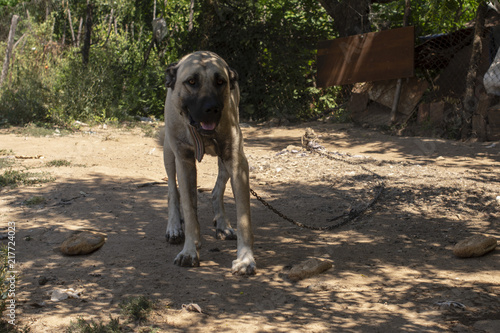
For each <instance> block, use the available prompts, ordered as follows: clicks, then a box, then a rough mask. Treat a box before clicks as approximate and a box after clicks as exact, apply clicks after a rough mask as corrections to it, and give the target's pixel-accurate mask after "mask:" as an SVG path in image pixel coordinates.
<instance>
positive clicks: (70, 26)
mask: <svg viewBox="0 0 500 333" xmlns="http://www.w3.org/2000/svg"><path fill="white" fill-rule="evenodd" d="M68 22H69V29H70V30H71V40H72V41H73V46H75V45H76V38H75V30H73V22H72V21H71V10H69V7H68Z"/></svg>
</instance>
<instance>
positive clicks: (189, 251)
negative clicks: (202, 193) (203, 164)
mask: <svg viewBox="0 0 500 333" xmlns="http://www.w3.org/2000/svg"><path fill="white" fill-rule="evenodd" d="M176 169H177V181H178V183H179V192H180V197H181V207H182V212H183V215H184V227H185V230H184V234H185V240H184V248H183V249H182V251H181V252H180V253H179V254H178V255H177V257H176V258H175V260H174V263H175V264H176V265H179V266H188V267H194V266H200V258H199V254H198V248H199V247H201V241H200V225H199V223H198V213H197V193H196V164H195V160H194V156H193V157H192V158H187V157H184V158H176Z"/></svg>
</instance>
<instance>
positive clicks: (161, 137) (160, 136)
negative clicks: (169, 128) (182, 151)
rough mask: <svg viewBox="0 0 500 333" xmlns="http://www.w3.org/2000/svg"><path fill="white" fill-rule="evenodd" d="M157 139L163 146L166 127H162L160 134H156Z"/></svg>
mask: <svg viewBox="0 0 500 333" xmlns="http://www.w3.org/2000/svg"><path fill="white" fill-rule="evenodd" d="M156 139H157V140H158V143H159V144H160V146H162V147H163V145H164V144H165V127H162V128H160V130H159V131H158V134H157V135H156Z"/></svg>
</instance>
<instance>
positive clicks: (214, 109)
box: [205, 106, 219, 114]
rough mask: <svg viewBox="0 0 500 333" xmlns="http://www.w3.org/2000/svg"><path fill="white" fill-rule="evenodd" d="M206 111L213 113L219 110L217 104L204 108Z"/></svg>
mask: <svg viewBox="0 0 500 333" xmlns="http://www.w3.org/2000/svg"><path fill="white" fill-rule="evenodd" d="M205 112H206V113H213V114H216V113H218V112H219V108H218V107H217V106H212V107H209V108H207V109H206V110H205Z"/></svg>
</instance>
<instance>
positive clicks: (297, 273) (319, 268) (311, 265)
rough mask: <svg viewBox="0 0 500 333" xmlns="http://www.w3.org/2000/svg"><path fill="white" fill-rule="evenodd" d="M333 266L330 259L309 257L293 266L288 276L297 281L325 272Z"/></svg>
mask: <svg viewBox="0 0 500 333" xmlns="http://www.w3.org/2000/svg"><path fill="white" fill-rule="evenodd" d="M331 267H332V263H331V262H329V261H325V260H319V259H308V260H306V261H303V262H301V263H300V264H298V265H295V266H293V267H292V269H291V270H290V273H288V278H289V279H290V280H292V281H295V282H296V281H299V280H303V279H306V278H309V277H311V276H314V275H318V274H320V273H323V272H324V271H326V270H327V269H329V268H331Z"/></svg>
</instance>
